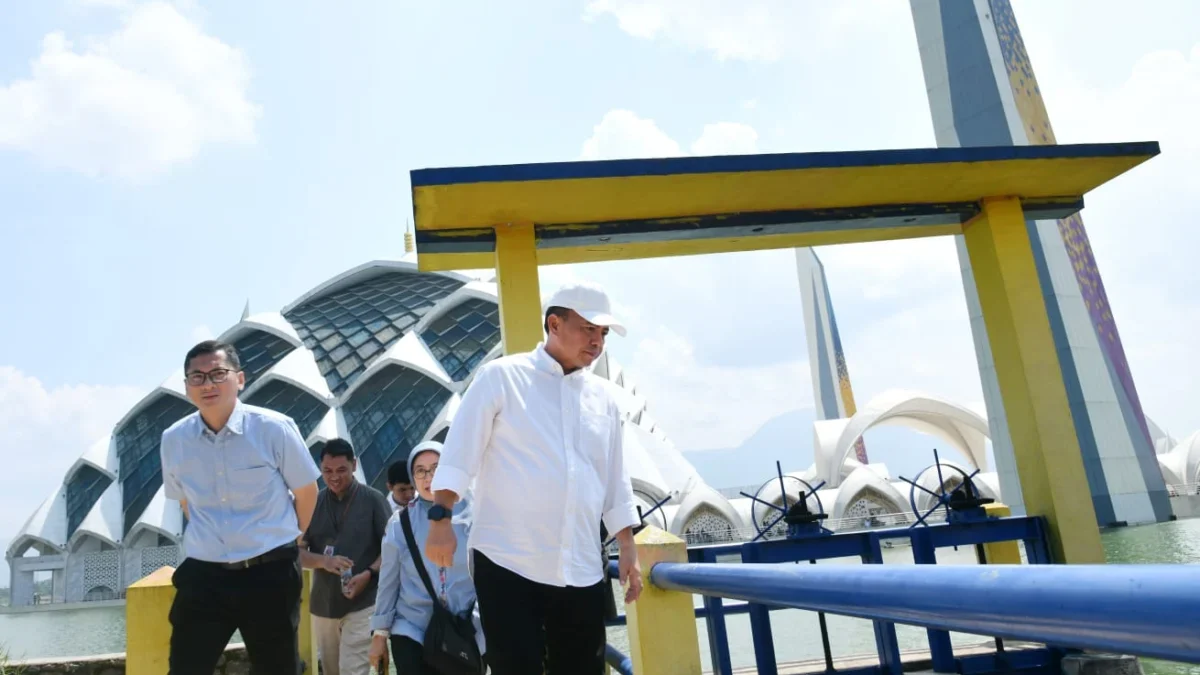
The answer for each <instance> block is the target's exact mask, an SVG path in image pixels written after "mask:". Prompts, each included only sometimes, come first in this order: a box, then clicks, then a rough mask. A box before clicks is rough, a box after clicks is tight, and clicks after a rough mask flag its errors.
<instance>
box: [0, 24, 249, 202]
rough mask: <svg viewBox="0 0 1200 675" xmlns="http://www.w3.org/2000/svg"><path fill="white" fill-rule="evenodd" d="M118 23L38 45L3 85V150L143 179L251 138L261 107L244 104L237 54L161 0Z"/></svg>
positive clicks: (244, 74)
mask: <svg viewBox="0 0 1200 675" xmlns="http://www.w3.org/2000/svg"><path fill="white" fill-rule="evenodd" d="M93 2H94V0H93ZM104 4H107V5H114V4H117V3H114V2H111V1H109V2H105V3H104ZM121 22H122V23H121V26H120V28H118V29H117V30H116V31H115V32H113V33H111V34H108V35H104V36H99V37H94V36H89V37H85V38H84V39H82V40H81V41H80V42H79V44H76V43H74V42H72V41H71V40H68V38H67V36H66V35H65V34H64V33H62V32H60V31H55V32H52V33H49V34H47V35H46V36H45V37H44V38H43V39H42V51H41V53H40V54H39V55H38V56H37V57H36V58H35V59H33V60H32V61H31V63H30V73H29V76H28V77H26V78H24V79H17V80H14V81H12V82H9V83H7V84H0V149H4V148H7V149H11V150H17V151H22V152H26V153H29V154H31V155H33V156H34V157H35V158H36V159H37V160H38V161H40V162H41V163H43V164H45V165H47V166H50V167H54V168H65V169H69V170H73V171H78V172H81V173H83V174H86V175H89V176H112V177H116V178H119V179H123V180H131V181H139V180H145V179H146V178H148V177H150V176H153V175H155V174H158V173H161V172H163V171H166V170H168V169H170V168H171V167H173V166H176V165H179V164H182V163H186V162H187V161H189V160H191V159H192V158H194V157H196V156H197V155H198V154H199V153H200V151H201V149H202V148H203V147H204V146H206V145H208V144H220V143H232V144H246V143H253V142H254V141H255V124H256V122H257V120H258V118H259V117H260V115H261V108H260V107H259V106H258V105H256V104H254V103H252V102H251V101H250V100H248V98H247V95H248V89H249V84H250V71H249V67H248V65H247V63H246V60H245V57H244V55H243V54H242V52H241V51H240V50H238V49H235V48H234V47H231V46H229V45H227V44H225V43H224V42H222V41H221V40H219V39H217V38H215V37H213V36H211V35H208V34H206V33H205V32H204V31H203V30H202V28H201V27H200V26H199V25H198V24H197V23H196V22H194V21H192V20H190V19H189V18H188V17H187V16H185V15H184V14H183V13H181V12H180V10H179V9H177V8H176V7H175V6H173V5H171V4H167V3H165V2H150V3H146V4H141V5H136V6H135V7H133V8H132V9H131V10H130V11H128V12H125V13H123V14H122V17H121Z"/></svg>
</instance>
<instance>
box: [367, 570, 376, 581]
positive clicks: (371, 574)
mask: <svg viewBox="0 0 1200 675" xmlns="http://www.w3.org/2000/svg"><path fill="white" fill-rule="evenodd" d="M367 573H368V574H369V575H370V577H371V579H372V580H374V579H378V578H379V570H377V569H375V568H374V567H368V568H367Z"/></svg>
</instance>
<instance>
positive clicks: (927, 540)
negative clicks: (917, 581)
mask: <svg viewBox="0 0 1200 675" xmlns="http://www.w3.org/2000/svg"><path fill="white" fill-rule="evenodd" d="M911 541H912V554H913V562H915V563H916V564H918V565H936V564H937V549H936V548H934V546H933V539H932V538H931V537H930V536H929V530H928V528H924V527H922V528H916V529H914V530H913V533H912V537H911ZM926 632H927V633H928V635H929V656H930V658H931V660H932V661H933V671H934V672H935V673H953V672H955V671H956V670H958V669H957V668H956V667H955V664H954V647H953V645H951V643H950V633H949V632H948V631H944V630H937V629H935V628H930V629H929V630H928V631H926Z"/></svg>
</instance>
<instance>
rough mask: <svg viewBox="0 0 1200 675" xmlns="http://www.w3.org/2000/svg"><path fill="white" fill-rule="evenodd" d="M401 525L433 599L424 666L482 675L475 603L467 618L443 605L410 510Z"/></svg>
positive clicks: (454, 674) (449, 674)
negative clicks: (475, 621)
mask: <svg viewBox="0 0 1200 675" xmlns="http://www.w3.org/2000/svg"><path fill="white" fill-rule="evenodd" d="M400 525H401V526H403V527H404V539H405V541H407V542H408V551H409V554H410V555H412V559H413V562H414V563H416V565H417V573H418V574H420V575H421V581H422V582H423V583H424V584H425V590H426V591H428V592H429V598H430V600H433V616H432V617H431V618H430V619H429V625H428V626H427V627H426V628H425V650H424V651H425V665H427V666H429V667H430V668H433V669H434V670H435V671H437V672H438V673H440V675H483V672H484V666H483V656H482V655H481V654H480V653H479V645H478V644H476V642H475V624H474V623H472V622H471V611H472V610H473V609H474V605H475V603H474V602H472V603H471V607H469V608H468V609H467V612H466V615H465V616H458V615H456V614H454V613H453V612H451V611H450V608H449V607H446V606H445V605H444V604H442V601H441V599H440V598H438V594H437V591H435V590H434V589H433V582H432V581H430V579H429V572H428V571H427V570H426V569H425V559H424V558H423V557H422V556H421V549H419V548H417V542H416V538H415V537H414V536H413V531H412V522H411V521H410V520H409V509H404V511H402V512H401V515H400Z"/></svg>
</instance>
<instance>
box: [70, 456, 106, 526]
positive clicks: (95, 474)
mask: <svg viewBox="0 0 1200 675" xmlns="http://www.w3.org/2000/svg"><path fill="white" fill-rule="evenodd" d="M111 484H112V479H111V478H109V477H108V474H106V473H104V472H103V471H100V470H98V469H96V467H93V466H89V465H87V464H84V465H83V466H82V467H80V468H79V470H78V471H76V472H75V475H74V476H72V477H71V482H70V483H67V537H70V536H71V535H72V534H75V530H76V529H78V528H79V525H80V523H82V522H83V519H84V518H86V517H87V514H88V513H89V512H90V511H91V510H92V507H93V506H95V505H96V502H97V501H99V500H100V495H102V494H104V491H105V490H107V489H108V486H109V485H111Z"/></svg>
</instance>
